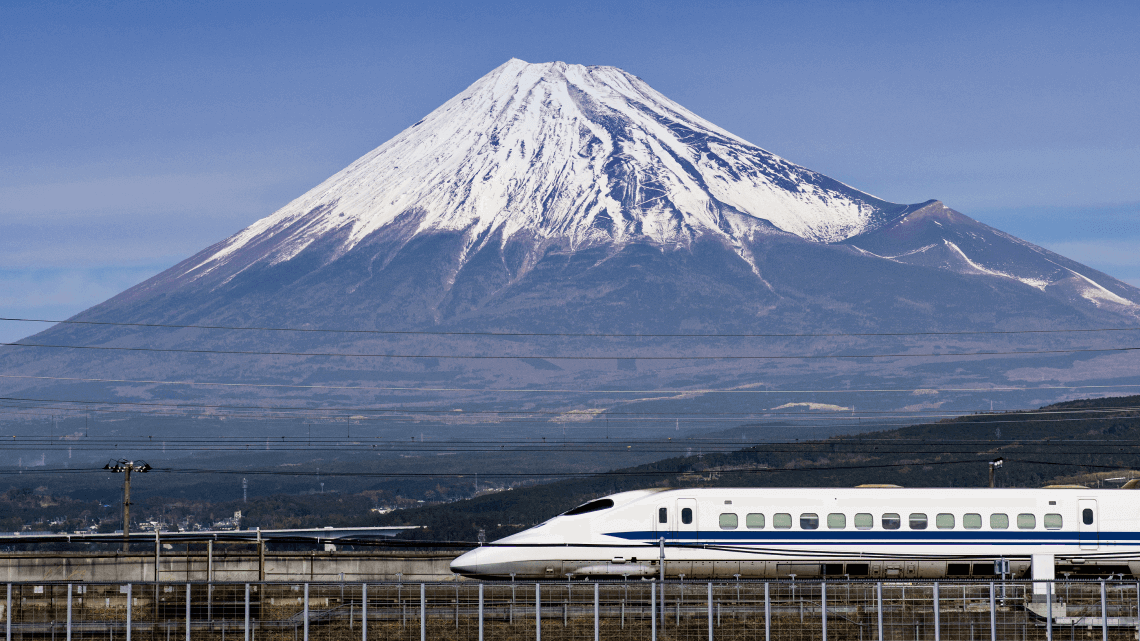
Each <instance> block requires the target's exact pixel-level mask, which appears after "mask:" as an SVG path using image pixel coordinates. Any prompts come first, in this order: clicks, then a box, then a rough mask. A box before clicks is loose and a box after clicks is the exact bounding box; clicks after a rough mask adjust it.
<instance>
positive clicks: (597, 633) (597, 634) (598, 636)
mask: <svg viewBox="0 0 1140 641" xmlns="http://www.w3.org/2000/svg"><path fill="white" fill-rule="evenodd" d="M601 587H602V586H601V584H599V583H594V641H601V640H602V628H601V609H600V608H599V606H598V601H599V596H600V588H601Z"/></svg>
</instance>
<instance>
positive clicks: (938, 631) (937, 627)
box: [934, 581, 942, 641]
mask: <svg viewBox="0 0 1140 641" xmlns="http://www.w3.org/2000/svg"><path fill="white" fill-rule="evenodd" d="M934 641H942V614H941V608H940V606H939V603H938V581H935V582H934Z"/></svg>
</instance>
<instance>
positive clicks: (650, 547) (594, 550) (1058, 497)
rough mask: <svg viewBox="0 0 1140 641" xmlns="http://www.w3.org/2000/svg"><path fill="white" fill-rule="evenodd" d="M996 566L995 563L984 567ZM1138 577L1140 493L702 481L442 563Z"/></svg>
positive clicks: (717, 574) (638, 495)
mask: <svg viewBox="0 0 1140 641" xmlns="http://www.w3.org/2000/svg"><path fill="white" fill-rule="evenodd" d="M995 561H998V562H1000V563H999V564H995ZM1005 563H1008V571H1009V573H1010V574H1009V576H1012V577H1026V576H1031V577H1032V578H1034V579H1051V578H1054V574H1055V572H1063V573H1074V574H1093V575H1102V576H1105V575H1109V574H1131V575H1134V576H1140V493H1137V492H1133V491H1131V490H1118V489H1112V490H1093V489H1085V488H1076V487H1048V488H1042V489H959V488H939V489H930V488H917V489H907V488H896V487H875V488H869V487H861V488H832V489H827V488H706V489H690V490H678V489H670V490H638V491H633V492H622V493H620V494H614V495H611V496H607V497H605V498H601V499H597V500H594V501H590V502H588V503H586V504H584V505H580V506H578V507H576V508H574V509H572V510H569V511H568V512H566V513H564V514H561V515H559V516H556V517H554V518H552V519H550V520H549V521H547V522H545V523H543V524H541V525H538V526H536V527H533V528H531V529H529V530H526V531H524V532H520V533H518V534H515V535H512V536H509V537H507V538H504V539H501V540H499V541H495V542H494V543H492V544H489V545H486V546H483V547H479V548H477V549H475V550H472V551H470V552H467V553H466V554H463V555H462V556H460V557H458V558H457V559H455V561H453V562H452V563H451V569H452V571H453V572H456V573H457V574H461V575H464V576H468V577H477V578H489V579H509V578H512V577H513V578H515V579H552V578H558V579H566V578H567V577H569V578H571V579H573V578H583V579H584V578H622V577H626V578H636V577H656V576H660V575H661V574H662V566H664V576H666V577H668V578H678V577H682V576H683V577H684V578H691V579H713V578H717V579H733V578H735V577H737V576H738V575H739V577H741V578H785V577H791V576H793V575H794V576H795V577H800V578H819V577H844V576H848V577H851V578H882V579H892V578H899V579H906V578H941V577H970V576H974V577H978V576H987V577H993V576H994V575H995V565H998V566H999V567H1000V566H1001V565H1004V564H1005Z"/></svg>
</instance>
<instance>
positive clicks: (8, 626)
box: [4, 583, 12, 641]
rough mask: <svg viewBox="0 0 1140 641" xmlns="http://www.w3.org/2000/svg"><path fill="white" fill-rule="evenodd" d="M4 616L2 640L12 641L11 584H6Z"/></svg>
mask: <svg viewBox="0 0 1140 641" xmlns="http://www.w3.org/2000/svg"><path fill="white" fill-rule="evenodd" d="M4 614H5V615H7V616H5V617H4V639H5V641H12V584H11V583H9V584H8V607H7V608H6V609H5V611H4Z"/></svg>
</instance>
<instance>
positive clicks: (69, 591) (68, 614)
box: [67, 583, 71, 641]
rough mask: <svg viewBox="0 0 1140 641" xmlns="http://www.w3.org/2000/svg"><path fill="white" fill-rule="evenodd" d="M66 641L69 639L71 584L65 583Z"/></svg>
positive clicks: (69, 640)
mask: <svg viewBox="0 0 1140 641" xmlns="http://www.w3.org/2000/svg"><path fill="white" fill-rule="evenodd" d="M67 641H71V584H70V583H68V584H67Z"/></svg>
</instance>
